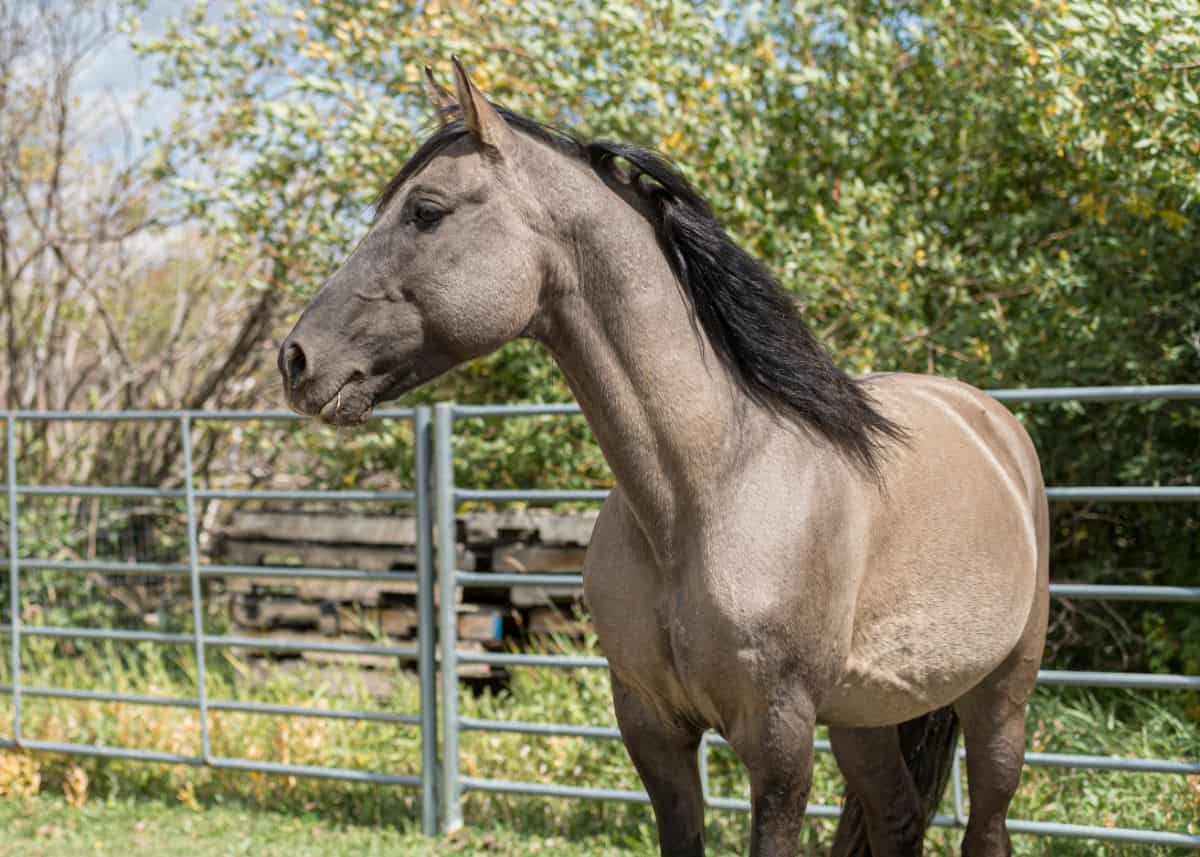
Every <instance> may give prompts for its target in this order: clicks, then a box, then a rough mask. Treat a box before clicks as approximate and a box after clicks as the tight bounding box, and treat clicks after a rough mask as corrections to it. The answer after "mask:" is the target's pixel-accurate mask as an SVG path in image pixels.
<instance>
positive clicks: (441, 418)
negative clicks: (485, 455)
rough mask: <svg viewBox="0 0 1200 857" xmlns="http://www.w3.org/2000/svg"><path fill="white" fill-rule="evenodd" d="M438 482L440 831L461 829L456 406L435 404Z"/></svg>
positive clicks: (449, 831)
mask: <svg viewBox="0 0 1200 857" xmlns="http://www.w3.org/2000/svg"><path fill="white" fill-rule="evenodd" d="M433 416H434V453H435V457H436V461H437V464H436V478H437V522H436V526H437V558H438V599H439V602H438V648H439V650H440V653H441V662H442V663H441V669H442V796H441V797H442V800H441V811H442V832H443V833H453V832H454V831H455V830H458V829H459V828H461V827H462V823H463V821H462V783H461V781H460V780H459V773H458V728H459V723H458V654H457V649H458V615H457V610H456V609H455V602H456V600H457V594H458V580H457V577H458V568H457V563H456V562H455V551H454V547H455V542H456V537H455V522H454V507H455V502H454V499H455V498H454V449H453V446H452V444H453V442H454V406H453V405H452V404H449V403H447V402H439V403H438V404H437V405H435V406H434V410H433Z"/></svg>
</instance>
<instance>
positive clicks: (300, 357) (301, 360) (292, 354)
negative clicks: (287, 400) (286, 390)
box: [284, 342, 308, 390]
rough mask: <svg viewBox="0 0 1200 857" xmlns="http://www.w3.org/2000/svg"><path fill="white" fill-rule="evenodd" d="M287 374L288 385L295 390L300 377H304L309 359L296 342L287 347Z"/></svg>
mask: <svg viewBox="0 0 1200 857" xmlns="http://www.w3.org/2000/svg"><path fill="white" fill-rule="evenodd" d="M284 361H285V366H286V367H287V368H286V374H287V380H288V385H289V386H290V387H291V388H292V389H293V390H294V389H296V387H297V385H299V383H300V379H301V378H303V377H304V370H305V368H306V367H307V366H308V359H307V358H306V357H305V356H304V349H303V348H301V347H300V346H299V345H297V344H296V343H295V342H293V343H291V344H290V345H288V347H287V355H286V356H285V358H284Z"/></svg>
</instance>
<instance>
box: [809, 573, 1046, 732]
mask: <svg viewBox="0 0 1200 857" xmlns="http://www.w3.org/2000/svg"><path fill="white" fill-rule="evenodd" d="M976 568H977V570H976V572H975V574H973V575H963V576H960V578H959V584H958V585H957V586H956V587H954V588H951V587H947V588H946V589H944V590H942V591H939V590H938V588H937V587H936V585H932V586H931V587H930V589H928V590H926V591H923V592H888V591H886V590H885V591H877V592H873V593H872V595H874V596H875V597H874V598H872V599H870V600H869V602H868V604H867V605H865V606H864V605H862V604H861V603H860V611H859V613H858V615H857V616H856V623H855V630H854V635H853V639H852V642H851V646H850V653H849V656H848V658H847V659H846V663H845V667H844V669H843V671H842V674H841V677H840V678H839V680H838V681H837V683H836V684H835V686H834V687H833V688H832V690H831V692H830V694H829V695H828V697H827V698H826V699H827V702H826V704H825V705H823V706H822V710H821V720H822V721H823V722H826V723H829V724H831V725H837V726H847V727H853V726H882V725H886V724H888V723H897V722H901V721H903V720H909V719H912V718H913V717H917V716H919V715H921V714H924V713H926V712H928V711H932V710H933V709H936V708H940V707H942V706H944V705H949V704H950V703H952V702H954V701H955V700H957V699H958V698H959V697H961V696H962V695H963V694H964V693H966V692H967V691H969V690H970V689H971V688H972V687H974V686H975V685H977V684H978V683H979V682H980V681H982V680H983V679H984V678H985V677H986V676H987V675H988V674H989V673H991V672H992V671H993V670H995V669H996V667H998V666H999V665H1000V664H1001V663H1002V662H1003V661H1004V659H1005V658H1006V657H1008V655H1009V653H1010V652H1012V650H1013V649H1014V648H1015V647H1016V645H1017V643H1018V641H1019V640H1020V638H1021V635H1022V634H1023V632H1024V630H1025V626H1026V623H1027V621H1028V618H1029V614H1030V610H1031V609H1032V606H1033V594H1034V587H1033V582H1034V579H1035V575H1036V569H1035V568H1030V569H1028V571H1027V572H1024V574H1026V575H1027V576H1028V577H1029V581H1028V585H1026V582H1025V581H1019V580H1017V581H1015V580H1014V574H1013V569H1012V566H1011V564H1010V565H1008V566H1007V567H1005V566H1004V565H1002V564H997V565H996V566H993V567H992V568H991V569H987V568H984V569H979V568H978V567H976ZM947 577H948V576H946V575H931V576H930V583H932V581H933V580H938V579H947ZM963 577H967V578H968V579H969V578H974V582H975V583H976V585H975V586H970V585H966V581H964V580H963V579H962V578H963Z"/></svg>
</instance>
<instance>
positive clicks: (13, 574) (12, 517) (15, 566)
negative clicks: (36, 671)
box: [4, 411, 21, 746]
mask: <svg viewBox="0 0 1200 857" xmlns="http://www.w3.org/2000/svg"><path fill="white" fill-rule="evenodd" d="M16 421H17V417H16V415H15V414H14V413H13V412H12V411H9V412H8V414H7V416H6V419H5V421H4V425H5V438H6V440H5V443H6V450H5V451H6V452H7V459H8V461H7V468H6V469H7V473H6V474H5V475H6V476H7V477H8V606H9V612H10V616H11V619H10V621H11V623H12V665H11V672H12V679H11V680H12V698H13V741H14V742H15V743H16V744H17V746H20V745H21V560H20V559H19V558H18V557H19V556H20V554H21V545H20V537H19V535H18V530H19V529H20V527H19V526H18V523H17V429H16V425H15V423H16Z"/></svg>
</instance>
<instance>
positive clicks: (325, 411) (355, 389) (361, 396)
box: [315, 380, 377, 426]
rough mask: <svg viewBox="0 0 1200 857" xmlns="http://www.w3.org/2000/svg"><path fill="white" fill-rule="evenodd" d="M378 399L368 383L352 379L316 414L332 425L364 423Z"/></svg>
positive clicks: (369, 416)
mask: <svg viewBox="0 0 1200 857" xmlns="http://www.w3.org/2000/svg"><path fill="white" fill-rule="evenodd" d="M376 401H377V399H376V397H375V395H374V394H373V393H372V392H371V389H370V385H369V384H368V383H366V382H365V381H362V380H351V381H348V382H346V383H345V384H343V385H342V386H341V388H340V389H339V390H338V391H337V392H336V393H335V394H334V395H333V396H332V397H331V398H330V399H329V401H328V402H326V403H325V404H324V405H322V406H321V409H320V410H319V411H317V413H316V414H315V416H316V418H317V419H319V420H320V421H321V422H323V423H325V424H326V425H330V426H357V425H362V424H363V423H365V422H366V421H367V420H369V419H370V418H371V414H372V413H373V412H374V410H375V403H376Z"/></svg>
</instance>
